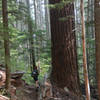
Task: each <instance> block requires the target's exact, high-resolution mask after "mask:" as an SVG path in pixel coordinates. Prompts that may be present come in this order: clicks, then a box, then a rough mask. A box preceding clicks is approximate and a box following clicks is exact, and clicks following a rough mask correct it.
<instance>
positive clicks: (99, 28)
mask: <svg viewBox="0 0 100 100" xmlns="http://www.w3.org/2000/svg"><path fill="white" fill-rule="evenodd" d="M95 38H96V75H97V82H98V94H99V100H100V0H95Z"/></svg>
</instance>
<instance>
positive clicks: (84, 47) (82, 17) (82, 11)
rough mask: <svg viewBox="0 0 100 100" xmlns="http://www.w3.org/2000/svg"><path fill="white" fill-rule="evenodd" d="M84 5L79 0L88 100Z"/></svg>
mask: <svg viewBox="0 0 100 100" xmlns="http://www.w3.org/2000/svg"><path fill="white" fill-rule="evenodd" d="M83 5H84V3H83V0H81V4H80V8H81V22H82V41H83V43H82V45H83V67H84V79H85V87H86V98H87V100H90V86H89V80H88V70H87V56H86V39H85V22H84V6H83Z"/></svg>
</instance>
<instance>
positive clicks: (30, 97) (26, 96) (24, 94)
mask: <svg viewBox="0 0 100 100" xmlns="http://www.w3.org/2000/svg"><path fill="white" fill-rule="evenodd" d="M16 96H17V100H38V92H36V89H35V87H34V86H33V85H24V86H22V87H18V88H16Z"/></svg>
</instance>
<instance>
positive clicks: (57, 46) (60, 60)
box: [49, 0, 80, 95]
mask: <svg viewBox="0 0 100 100" xmlns="http://www.w3.org/2000/svg"><path fill="white" fill-rule="evenodd" d="M49 1H50V4H55V3H59V2H60V1H61V0H49ZM72 16H73V17H72ZM63 17H64V18H65V17H66V20H63V21H61V20H60V18H63ZM50 19H51V41H52V66H53V67H52V72H51V82H52V84H55V85H56V86H58V87H60V88H64V87H67V88H68V89H69V90H70V91H71V92H73V93H75V94H76V95H79V94H80V88H79V76H78V66H77V54H76V38H75V31H74V29H75V20H74V5H73V4H67V5H65V6H64V7H63V8H62V9H57V8H55V9H51V10H50Z"/></svg>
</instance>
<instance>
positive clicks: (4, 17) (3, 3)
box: [2, 0, 10, 89]
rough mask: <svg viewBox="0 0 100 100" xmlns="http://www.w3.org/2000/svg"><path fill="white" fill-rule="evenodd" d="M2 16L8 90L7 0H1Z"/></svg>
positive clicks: (7, 86)
mask: <svg viewBox="0 0 100 100" xmlns="http://www.w3.org/2000/svg"><path fill="white" fill-rule="evenodd" d="M2 14H3V27H4V48H5V67H6V88H7V89H9V87H10V50H9V32H8V13H7V0H2Z"/></svg>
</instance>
